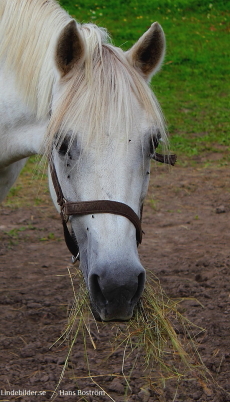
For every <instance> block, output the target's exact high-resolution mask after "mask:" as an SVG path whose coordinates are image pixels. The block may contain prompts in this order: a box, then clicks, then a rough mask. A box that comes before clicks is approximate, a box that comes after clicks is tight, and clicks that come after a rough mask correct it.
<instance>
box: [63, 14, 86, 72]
mask: <svg viewBox="0 0 230 402" xmlns="http://www.w3.org/2000/svg"><path fill="white" fill-rule="evenodd" d="M83 55H84V43H83V39H82V37H81V35H80V33H79V31H78V29H77V25H76V22H75V21H74V20H72V21H70V22H69V23H68V25H66V27H65V28H64V29H63V31H62V32H61V34H60V37H59V39H58V43H57V49H56V65H57V68H58V70H59V71H60V73H61V75H62V77H63V76H65V75H66V74H67V73H69V72H70V71H71V70H72V68H73V66H74V65H75V64H77V63H78V62H79V61H80V59H82V58H83Z"/></svg>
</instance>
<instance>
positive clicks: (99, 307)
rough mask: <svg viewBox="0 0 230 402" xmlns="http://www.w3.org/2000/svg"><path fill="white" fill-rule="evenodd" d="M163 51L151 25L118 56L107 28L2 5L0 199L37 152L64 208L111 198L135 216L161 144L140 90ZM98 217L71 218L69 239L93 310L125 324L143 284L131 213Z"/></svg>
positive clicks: (17, 1) (159, 122)
mask: <svg viewBox="0 0 230 402" xmlns="http://www.w3.org/2000/svg"><path fill="white" fill-rule="evenodd" d="M164 53H165V37H164V33H163V31H162V28H161V27H160V25H159V24H158V23H154V24H152V26H151V27H150V28H149V30H148V31H147V32H146V33H145V34H144V35H143V36H142V37H141V38H140V39H139V40H138V42H137V43H136V44H135V45H134V46H133V47H132V48H131V49H130V50H129V51H127V52H123V51H122V50H121V49H120V48H116V47H114V46H112V44H111V43H110V40H109V36H108V34H107V32H106V31H105V29H102V28H98V27H97V26H95V25H93V24H83V25H80V24H78V23H77V22H76V21H75V20H73V19H72V18H71V17H70V16H69V15H68V14H67V13H66V12H65V11H64V10H63V9H62V8H61V7H60V6H59V5H58V4H57V3H56V2H55V1H54V0H48V1H44V0H10V1H9V0H1V1H0V201H2V200H3V199H4V197H5V196H6V195H7V192H8V191H9V189H10V188H11V186H12V185H13V184H14V182H15V180H16V178H17V177H18V175H19V173H20V171H21V169H22V167H23V166H24V164H25V161H26V158H27V157H29V156H30V155H35V154H41V155H45V156H48V157H49V159H50V161H52V165H53V168H54V170H55V174H56V177H57V181H58V184H57V185H59V189H60V188H61V191H62V193H63V197H64V201H63V202H65V201H66V200H67V201H68V202H70V203H71V202H76V201H77V202H82V201H83V202H84V201H92V200H96V201H97V200H108V201H113V202H114V201H116V202H118V203H123V204H126V205H128V206H129V210H131V209H132V210H133V211H134V212H135V215H138V216H139V217H140V216H141V210H142V205H143V201H144V198H145V196H146V193H147V189H148V182H149V171H150V156H151V154H154V149H155V147H156V145H157V143H158V141H159V139H161V140H162V141H164V142H165V143H166V142H167V136H166V132H165V128H164V120H163V117H162V114H161V111H160V107H159V105H158V103H157V101H156V99H155V97H154V95H153V93H152V91H151V90H150V88H149V85H148V82H149V80H150V78H151V76H152V75H153V74H154V73H156V72H157V71H158V70H159V69H160V67H161V64H162V61H163V58H164ZM49 185H50V192H51V196H52V199H53V201H54V204H55V205H56V207H57V209H58V210H59V211H60V206H59V205H57V201H56V191H57V189H56V191H55V190H54V186H53V182H52V180H50V181H49ZM114 204H115V203H114ZM96 212H97V213H96V214H93V213H91V211H90V212H89V213H84V214H82V215H75V214H74V213H73V214H72V215H71V213H69V215H70V224H71V231H72V234H71V235H69V236H70V237H71V239H72V241H73V242H75V243H76V242H77V243H78V247H79V252H80V269H81V270H82V272H83V273H84V277H85V281H86V284H87V287H88V289H89V294H90V298H91V301H92V305H93V308H94V310H95V311H96V312H97V313H98V314H99V316H100V317H101V319H102V320H114V319H120V320H126V319H129V318H130V317H131V316H132V314H133V308H134V306H135V304H136V303H137V301H138V299H139V297H140V295H141V293H142V291H143V288H144V282H145V270H144V268H143V266H142V265H141V263H140V260H139V257H138V252H137V241H136V228H135V225H134V224H133V222H132V220H131V219H130V217H129V216H122V214H117V213H111V212H110V211H107V212H110V213H98V211H96Z"/></svg>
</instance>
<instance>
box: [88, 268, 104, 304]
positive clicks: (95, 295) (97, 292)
mask: <svg viewBox="0 0 230 402" xmlns="http://www.w3.org/2000/svg"><path fill="white" fill-rule="evenodd" d="M89 287H90V290H91V297H92V299H93V300H94V302H95V301H96V304H97V305H103V306H105V305H106V298H105V297H104V295H103V293H102V290H101V288H100V285H99V276H98V275H96V274H93V275H91V277H90V282H89Z"/></svg>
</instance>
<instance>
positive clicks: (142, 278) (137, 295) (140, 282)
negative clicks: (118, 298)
mask: <svg viewBox="0 0 230 402" xmlns="http://www.w3.org/2000/svg"><path fill="white" fill-rule="evenodd" d="M144 286H145V272H142V273H140V274H139V275H138V286H137V290H136V292H135V294H134V296H133V298H132V300H131V302H132V303H133V304H136V303H137V302H138V300H139V299H140V297H141V295H142V292H143V290H144Z"/></svg>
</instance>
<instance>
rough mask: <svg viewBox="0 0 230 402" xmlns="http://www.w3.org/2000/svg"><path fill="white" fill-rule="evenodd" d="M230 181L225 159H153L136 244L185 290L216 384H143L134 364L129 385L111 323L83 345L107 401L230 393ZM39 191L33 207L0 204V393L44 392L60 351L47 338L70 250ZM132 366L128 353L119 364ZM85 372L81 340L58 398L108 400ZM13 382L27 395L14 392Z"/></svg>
mask: <svg viewBox="0 0 230 402" xmlns="http://www.w3.org/2000/svg"><path fill="white" fill-rule="evenodd" d="M229 189H230V172H229V169H227V168H226V167H223V168H220V167H211V168H210V167H209V168H199V166H196V167H194V168H192V167H179V166H177V167H175V168H173V169H172V170H169V169H168V168H167V167H165V166H163V167H161V166H160V167H157V168H156V169H155V168H153V170H152V176H151V184H150V189H149V195H148V199H147V201H146V204H145V208H144V216H143V230H144V232H145V235H144V238H143V243H142V245H141V246H140V256H141V260H142V263H143V265H144V266H145V267H146V269H147V270H148V271H152V272H154V273H155V274H156V275H157V276H158V278H159V279H160V282H161V285H162V287H163V288H164V290H165V292H166V293H167V295H168V296H170V297H172V298H177V297H184V298H187V299H188V301H185V302H184V314H186V316H187V317H188V318H189V319H190V320H191V321H192V322H193V323H194V324H196V325H198V326H201V327H203V328H205V330H206V331H205V332H204V333H202V334H200V336H198V337H197V342H198V350H199V353H200V355H201V358H202V359H203V362H204V363H205V365H206V366H207V368H208V369H209V370H210V373H211V374H212V376H213V378H214V379H215V381H216V384H215V385H214V386H211V387H206V386H204V385H202V384H195V383H194V381H192V380H191V381H189V379H188V380H186V381H181V382H180V383H175V384H174V383H173V382H171V383H170V384H167V383H166V385H165V387H162V389H161V390H160V389H159V388H158V389H155V390H154V389H150V388H149V384H148V383H147V382H146V379H145V373H144V372H143V367H142V365H141V364H140V366H137V367H136V368H135V369H134V370H133V372H132V375H131V378H130V381H129V384H130V388H127V386H126V382H125V378H124V377H123V376H122V353H119V352H117V353H114V354H113V355H112V356H110V357H109V358H108V356H109V353H110V351H111V345H110V335H111V330H112V326H111V325H108V327H107V329H104V330H103V331H102V332H101V333H100V334H99V335H97V336H96V338H97V339H96V340H97V346H98V348H97V350H96V351H94V350H93V348H92V345H91V349H90V346H89V360H90V364H91V366H92V371H91V375H92V376H93V378H94V379H95V380H96V381H97V383H98V384H99V385H101V386H103V389H104V390H105V391H106V392H107V393H108V394H109V395H110V396H111V397H112V398H113V400H114V401H116V402H122V401H129V402H131V401H142V402H157V401H159V402H171V401H173V402H192V401H199V402H205V401H210V402H225V401H230V249H229V244H230V219H229V217H230V190H229ZM153 197H154V198H153ZM44 199H45V201H44V203H42V204H40V205H38V206H34V207H31V206H30V207H28V208H25V207H22V208H12V207H10V206H7V205H6V204H4V205H3V206H2V207H0V213H1V220H0V242H1V243H0V277H1V284H0V401H20V402H26V401H30V402H35V401H37V402H43V401H47V400H49V399H50V397H51V395H52V392H53V390H54V389H55V387H56V385H57V383H58V380H59V377H60V374H61V371H62V369H63V365H64V362H65V357H66V354H67V345H66V344H65V342H64V343H63V344H62V345H60V346H58V347H54V348H51V345H52V344H53V343H54V342H55V341H56V340H57V338H59V336H60V334H61V333H62V331H63V329H64V328H65V325H66V321H67V315H68V314H67V310H68V307H69V306H71V303H72V301H73V292H72V288H71V283H70V279H69V276H68V274H67V269H66V267H67V265H68V263H69V261H70V256H69V252H68V250H67V249H66V246H65V244H64V241H63V236H62V228H61V223H60V221H59V217H58V215H57V213H56V212H55V210H54V207H53V205H52V203H51V201H50V200H49V195H48V194H46V195H45V198H44ZM131 367H132V361H129V358H127V360H126V367H125V368H126V369H129V368H131ZM101 374H103V375H102V376H101V377H99V375H101ZM84 377H86V378H84ZM87 377H88V371H87V367H86V362H85V358H84V346H83V341H82V340H81V339H79V340H77V342H76V345H75V346H74V350H73V354H72V357H71V359H70V363H69V368H68V370H67V371H66V375H65V377H64V379H63V381H62V383H61V386H60V388H59V391H58V393H57V397H56V399H55V400H56V401H58V402H64V401H68V402H71V401H89V402H90V401H91V402H102V401H110V400H111V399H110V398H109V396H107V395H104V396H103V395H98V394H99V391H100V388H99V387H98V386H96V385H95V384H94V383H93V382H92V381H91V380H90V378H87ZM217 384H218V385H217ZM79 390H80V391H81V392H82V394H81V395H77V393H78V391H79ZM19 391H20V392H21V393H23V392H24V395H16V393H17V392H18V393H19ZM93 392H94V394H95V395H93ZM7 393H8V395H7ZM9 393H11V395H9ZM84 393H85V396H84V395H83V394H84ZM87 393H88V395H87ZM90 393H91V396H90V395H89V394H90ZM35 394H36V395H35Z"/></svg>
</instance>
